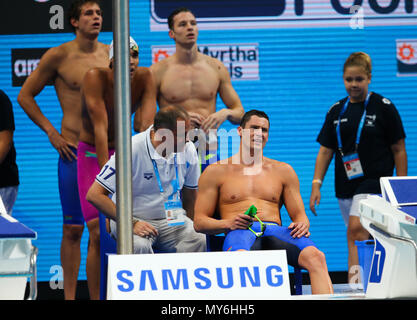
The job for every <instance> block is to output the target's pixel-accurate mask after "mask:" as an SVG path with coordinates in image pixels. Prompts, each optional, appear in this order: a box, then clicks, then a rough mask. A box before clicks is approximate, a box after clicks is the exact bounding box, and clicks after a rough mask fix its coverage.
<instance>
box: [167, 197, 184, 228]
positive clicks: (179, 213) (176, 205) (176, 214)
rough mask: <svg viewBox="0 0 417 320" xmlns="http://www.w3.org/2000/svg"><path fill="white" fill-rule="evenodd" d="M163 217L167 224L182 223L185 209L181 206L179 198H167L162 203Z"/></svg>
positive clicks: (178, 224) (179, 224) (177, 224)
mask: <svg viewBox="0 0 417 320" xmlns="http://www.w3.org/2000/svg"><path fill="white" fill-rule="evenodd" d="M164 206H165V217H166V219H167V223H168V225H169V226H181V225H184V223H185V220H184V217H185V214H186V212H185V210H184V209H183V207H182V202H181V201H180V200H167V201H165V203H164Z"/></svg>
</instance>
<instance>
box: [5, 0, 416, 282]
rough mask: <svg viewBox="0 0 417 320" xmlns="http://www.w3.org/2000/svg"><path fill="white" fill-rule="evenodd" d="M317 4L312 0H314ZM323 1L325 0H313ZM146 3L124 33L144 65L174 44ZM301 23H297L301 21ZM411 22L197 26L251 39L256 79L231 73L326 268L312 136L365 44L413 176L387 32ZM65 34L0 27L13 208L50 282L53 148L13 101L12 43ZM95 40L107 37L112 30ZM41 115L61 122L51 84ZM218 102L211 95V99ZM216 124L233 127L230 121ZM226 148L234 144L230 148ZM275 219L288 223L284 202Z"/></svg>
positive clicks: (406, 32) (334, 220) (329, 242)
mask: <svg viewBox="0 0 417 320" xmlns="http://www.w3.org/2000/svg"><path fill="white" fill-rule="evenodd" d="M316 2H317V3H320V1H316ZM322 2H323V3H327V2H326V1H322ZM150 9H151V7H150V3H149V2H148V1H131V3H130V19H131V34H132V36H133V37H134V38H135V39H136V40H137V42H138V43H139V47H140V65H142V66H150V65H151V64H152V52H151V47H152V46H166V45H172V44H174V43H173V41H172V40H171V39H170V38H169V37H168V34H167V31H151V27H150V22H151V16H150ZM300 23H301V22H300ZM416 34H417V27H416V26H405V25H404V26H388V25H387V26H384V25H381V26H365V28H364V29H351V28H350V27H349V24H348V23H346V24H345V25H342V26H337V27H335V26H329V27H325V26H321V27H305V28H302V27H300V26H299V25H298V26H297V27H294V28H291V27H286V28H279V27H273V28H266V27H265V28H262V29H261V28H248V29H240V30H236V29H231V28H225V29H221V28H220V27H219V28H218V30H216V29H213V28H212V29H210V30H206V29H204V30H203V29H200V33H199V40H198V43H199V44H200V45H210V44H212V45H214V44H223V45H228V44H241V45H243V44H257V45H258V52H259V57H258V58H259V59H258V61H259V80H252V81H243V80H236V81H233V85H234V87H235V89H236V91H237V93H238V94H239V96H240V98H241V100H242V103H243V105H244V107H245V109H247V110H248V109H251V108H257V109H262V110H264V111H266V112H267V113H268V114H269V116H270V118H271V132H270V139H269V142H268V144H267V147H266V156H268V157H271V158H274V159H277V160H279V161H284V162H287V163H289V164H291V165H292V166H293V167H294V169H295V171H296V172H297V174H298V177H299V179H300V186H301V194H302V198H303V201H304V204H305V207H306V212H307V215H308V217H309V219H310V222H311V232H312V237H313V239H314V241H315V242H316V243H317V245H318V246H319V247H320V249H321V250H323V251H324V252H325V253H326V256H327V262H328V265H329V270H330V271H346V270H347V244H346V236H345V233H346V229H345V226H344V224H343V220H342V218H341V215H340V213H339V208H338V204H337V200H336V199H335V197H334V181H333V180H334V175H333V170H334V167H333V164H331V166H330V168H329V171H328V173H327V175H326V179H325V182H324V185H323V187H322V202H321V204H320V206H319V208H318V216H317V217H315V216H313V214H312V213H311V212H310V210H309V209H308V204H309V197H310V188H311V180H312V177H313V171H314V163H315V158H316V155H317V151H318V148H319V145H318V143H316V142H315V139H316V137H317V134H318V132H319V130H320V128H321V126H322V124H323V121H324V118H325V115H326V112H327V110H328V109H329V108H330V106H331V105H332V104H333V103H334V102H336V101H337V100H339V99H340V98H342V97H344V96H345V95H346V93H345V90H344V86H343V81H342V67H343V63H344V61H345V59H346V58H347V56H348V55H349V54H350V53H351V52H353V51H366V52H367V53H369V54H370V55H371V58H372V60H373V79H372V83H371V86H370V88H371V90H374V91H376V92H378V93H380V94H382V95H384V96H386V97H387V98H389V99H391V100H392V101H393V102H394V103H395V105H396V106H397V108H398V110H399V112H400V114H401V116H402V119H403V122H404V126H405V130H406V134H407V140H406V145H407V151H408V159H409V175H417V166H416V161H415V159H416V157H417V147H416V143H415V141H416V138H417V110H416V108H415V103H416V101H417V90H416V87H417V77H398V76H397V62H396V39H413V38H416V37H417V36H416ZM73 37H74V36H73V35H72V34H48V35H30V36H28V35H13V36H0V68H1V69H0V70H1V72H0V87H1V88H2V89H3V90H4V91H5V92H6V93H7V94H8V95H9V96H10V98H11V100H12V102H13V106H14V112H15V121H16V132H15V144H16V149H17V161H18V165H19V170H20V179H21V186H20V189H19V195H18V199H17V202H16V205H15V209H14V216H15V217H16V218H17V219H19V220H20V221H22V222H23V223H25V224H26V225H28V226H29V227H31V228H33V229H34V230H36V231H37V232H38V240H36V241H35V242H34V243H35V245H36V246H38V248H39V260H38V272H39V280H40V281H49V279H50V278H51V274H50V273H49V271H50V268H51V266H53V265H59V264H60V259H59V251H60V242H61V240H60V239H61V235H62V231H61V229H62V226H61V225H62V215H61V209H60V202H59V194H58V185H57V160H58V154H57V152H56V151H55V150H54V149H53V148H52V146H51V145H50V143H49V140H48V138H47V137H46V135H45V134H44V133H43V132H41V130H40V129H39V128H38V127H37V126H36V125H34V124H33V123H32V122H31V121H30V119H29V118H28V117H27V116H26V114H25V113H24V112H23V111H22V109H21V108H20V106H19V105H18V103H17V101H16V99H17V95H18V93H19V90H20V88H19V87H12V77H11V70H12V66H11V49H14V48H47V47H52V46H57V45H59V44H61V43H63V42H65V41H69V40H71V39H73ZM99 40H100V41H102V42H104V43H110V42H111V40H112V34H111V33H109V32H103V33H102V34H101V35H100V37H99ZM37 101H38V103H39V105H40V106H41V108H42V111H43V112H44V113H45V115H46V116H47V117H48V118H49V119H50V120H51V121H52V123H53V124H54V125H55V127H56V128H59V127H60V119H61V110H60V108H59V104H58V100H57V98H56V95H55V91H54V89H53V87H47V88H46V89H45V90H43V92H42V93H41V94H40V95H39V96H38V97H37ZM222 107H223V104H222V103H221V101H220V100H219V101H218V108H222ZM222 128H224V129H226V130H232V129H234V128H236V127H235V126H232V125H231V124H229V123H226V124H224V125H223V127H222ZM229 149H230V150H229V151H230V152H233V151H235V150H236V146H232V147H230V148H229ZM282 216H283V218H284V219H283V220H284V224H288V223H289V220H288V218H286V217H285V216H286V212H285V210H284V211H283V213H282ZM87 238H88V232H87V231H85V234H84V238H83V242H82V265H81V268H80V279H85V257H86V247H87Z"/></svg>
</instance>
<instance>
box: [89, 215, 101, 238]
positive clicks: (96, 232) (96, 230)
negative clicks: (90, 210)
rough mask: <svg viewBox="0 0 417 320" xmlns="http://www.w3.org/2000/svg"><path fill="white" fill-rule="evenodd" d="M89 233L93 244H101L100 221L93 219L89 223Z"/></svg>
mask: <svg viewBox="0 0 417 320" xmlns="http://www.w3.org/2000/svg"><path fill="white" fill-rule="evenodd" d="M87 227H88V232H89V234H90V241H91V242H95V243H97V242H100V223H99V220H98V219H93V220H90V221H88V222H87Z"/></svg>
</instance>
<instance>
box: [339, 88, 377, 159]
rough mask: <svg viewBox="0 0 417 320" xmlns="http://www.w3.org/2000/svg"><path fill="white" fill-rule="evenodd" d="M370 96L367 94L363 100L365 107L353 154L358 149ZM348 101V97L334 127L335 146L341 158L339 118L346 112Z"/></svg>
mask: <svg viewBox="0 0 417 320" xmlns="http://www.w3.org/2000/svg"><path fill="white" fill-rule="evenodd" d="M370 96H371V93H370V92H369V93H368V95H367V96H366V99H365V104H364V105H365V107H364V110H363V114H362V117H361V120H360V122H359V127H358V131H357V132H356V141H355V152H356V151H357V149H358V145H359V141H360V139H361V134H362V129H363V126H364V124H365V118H366V107H367V106H368V102H369V97H370ZM349 101H350V98H349V97H348V98H347V100H346V102H345V104H344V106H343V108H342V110H341V111H340V114H339V118H338V120H337V126H336V135H337V145H338V148H339V151H340V153H341V155H342V157H343V146H342V138H341V135H340V118H341V117H342V116H343V114H344V113H345V112H346V109H347V107H348V104H349Z"/></svg>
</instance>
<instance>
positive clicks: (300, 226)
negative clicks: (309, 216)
mask: <svg viewBox="0 0 417 320" xmlns="http://www.w3.org/2000/svg"><path fill="white" fill-rule="evenodd" d="M288 229H292V230H291V232H290V235H291V236H292V237H293V238H301V237H303V236H305V237H309V236H310V231H309V230H308V225H307V224H306V223H304V222H292V223H291V224H290V225H289V226H288Z"/></svg>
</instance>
